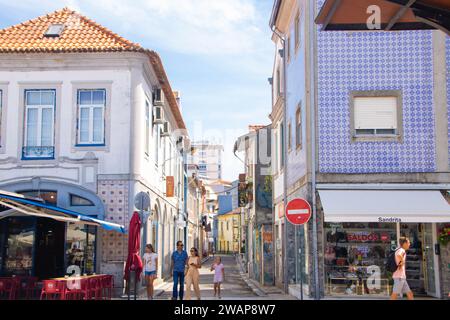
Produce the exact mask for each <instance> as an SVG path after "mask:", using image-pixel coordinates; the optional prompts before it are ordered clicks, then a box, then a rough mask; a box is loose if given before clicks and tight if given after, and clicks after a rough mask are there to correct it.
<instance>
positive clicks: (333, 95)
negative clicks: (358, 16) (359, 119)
mask: <svg viewBox="0 0 450 320" xmlns="http://www.w3.org/2000/svg"><path fill="white" fill-rule="evenodd" d="M432 57H433V53H432V34H431V32H430V31H404V32H390V33H387V32H329V31H328V32H320V31H319V32H318V83H319V88H318V103H319V113H318V123H319V170H320V171H321V172H324V173H389V172H433V171H435V131H434V114H433V64H432ZM353 90H401V91H402V94H403V130H404V141H403V142H402V143H400V142H353V143H352V141H351V132H350V131H351V130H350V103H349V95H350V91H353Z"/></svg>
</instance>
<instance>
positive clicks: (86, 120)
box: [77, 89, 106, 147]
mask: <svg viewBox="0 0 450 320" xmlns="http://www.w3.org/2000/svg"><path fill="white" fill-rule="evenodd" d="M105 109H106V90H105V89H79V90H78V92H77V114H78V119H77V146H79V147H82V146H104V145H105Z"/></svg>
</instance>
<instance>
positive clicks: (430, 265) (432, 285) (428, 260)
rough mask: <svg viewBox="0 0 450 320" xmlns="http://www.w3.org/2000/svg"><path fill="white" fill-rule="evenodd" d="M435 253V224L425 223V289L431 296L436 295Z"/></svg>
mask: <svg viewBox="0 0 450 320" xmlns="http://www.w3.org/2000/svg"><path fill="white" fill-rule="evenodd" d="M434 255H435V253H434V241H433V224H431V223H425V224H424V227H423V265H424V273H425V290H426V292H427V294H428V295H429V296H433V297H436V296H437V292H436V270H435V261H434V260H435V259H434Z"/></svg>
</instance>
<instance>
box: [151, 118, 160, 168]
mask: <svg viewBox="0 0 450 320" xmlns="http://www.w3.org/2000/svg"><path fill="white" fill-rule="evenodd" d="M153 146H154V150H153V154H154V155H155V164H156V165H158V162H159V148H160V147H161V136H160V130H159V126H158V125H155V126H153Z"/></svg>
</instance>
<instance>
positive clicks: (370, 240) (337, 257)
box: [324, 222, 437, 297]
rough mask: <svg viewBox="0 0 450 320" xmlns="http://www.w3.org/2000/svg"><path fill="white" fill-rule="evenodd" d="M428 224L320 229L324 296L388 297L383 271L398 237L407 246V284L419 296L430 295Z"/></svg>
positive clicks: (432, 285) (387, 274) (431, 266)
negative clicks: (322, 247) (406, 240)
mask: <svg viewBox="0 0 450 320" xmlns="http://www.w3.org/2000/svg"><path fill="white" fill-rule="evenodd" d="M433 228H435V224H432V223H367V222H364V223H355V222H352V223H345V222H344V223H341V222H340V223H334V222H333V223H332V222H326V223H325V224H324V238H325V239H324V272H325V294H326V295H329V296H347V297H351V296H368V297H370V296H379V297H388V296H389V295H390V294H391V293H392V285H393V280H392V274H391V273H390V272H388V271H387V270H386V268H385V264H386V260H387V258H388V256H389V254H390V253H391V252H392V251H393V250H395V249H396V248H397V240H398V238H399V237H400V236H406V237H408V238H409V239H410V241H411V247H410V249H409V250H408V252H407V260H406V267H407V268H406V275H407V281H408V284H409V286H410V288H411V290H412V291H413V292H414V294H415V295H418V296H421V295H423V296H427V295H428V296H435V295H436V290H437V285H436V275H435V267H434V266H435V261H434V245H433V244H434V239H433Z"/></svg>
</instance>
